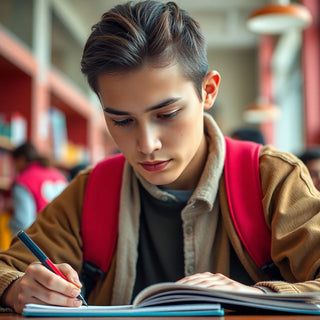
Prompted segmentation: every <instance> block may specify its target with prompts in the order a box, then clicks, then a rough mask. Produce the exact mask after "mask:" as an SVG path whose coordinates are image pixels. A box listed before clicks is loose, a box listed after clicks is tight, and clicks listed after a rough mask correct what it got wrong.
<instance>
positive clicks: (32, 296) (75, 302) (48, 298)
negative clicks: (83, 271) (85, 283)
mask: <svg viewBox="0 0 320 320" xmlns="http://www.w3.org/2000/svg"><path fill="white" fill-rule="evenodd" d="M56 267H57V268H58V269H59V271H61V272H62V273H63V274H64V275H65V277H66V278H67V279H68V280H69V281H71V282H68V281H66V280H64V279H62V278H61V277H60V276H58V275H56V274H54V273H53V272H51V271H50V270H48V269H47V268H46V267H44V266H43V265H42V264H41V263H40V262H33V263H31V264H30V265H29V266H28V268H27V269H26V271H25V274H24V276H23V277H21V278H19V279H17V280H16V281H14V282H13V283H12V284H11V285H10V287H9V288H8V289H7V290H6V293H5V295H4V297H3V301H4V303H5V305H6V306H8V307H11V308H12V309H13V310H14V311H15V312H17V313H22V311H23V308H24V306H25V305H26V304H27V303H38V304H49V305H58V306H65V307H80V306H81V304H82V302H81V301H80V300H79V299H77V296H78V295H79V294H80V287H81V284H80V282H79V278H78V274H77V273H76V272H75V271H74V270H73V269H72V268H71V266H70V265H68V264H57V265H56Z"/></svg>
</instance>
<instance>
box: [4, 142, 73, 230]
mask: <svg viewBox="0 0 320 320" xmlns="http://www.w3.org/2000/svg"><path fill="white" fill-rule="evenodd" d="M12 159H13V166H14V168H15V171H16V177H15V180H14V183H13V186H12V206H13V208H12V209H13V214H12V219H11V221H10V229H11V231H12V234H13V235H14V234H16V233H17V232H18V231H20V230H23V229H26V228H27V227H29V226H30V225H31V224H32V223H33V222H34V220H35V219H36V216H37V213H38V212H39V211H40V210H42V209H43V208H44V207H45V206H46V205H47V204H48V203H49V202H50V201H51V200H53V199H54V198H55V197H56V196H57V195H59V194H60V193H61V191H62V190H63V189H64V188H65V187H66V186H67V183H68V181H67V179H66V177H65V176H64V175H63V174H62V173H61V172H60V171H59V170H58V169H56V168H53V167H51V166H50V162H49V160H48V159H47V158H45V157H42V156H40V155H39V153H38V151H37V149H36V147H35V146H34V145H33V144H32V143H31V142H26V143H24V144H22V145H20V146H19V147H17V148H16V149H14V150H13V151H12Z"/></svg>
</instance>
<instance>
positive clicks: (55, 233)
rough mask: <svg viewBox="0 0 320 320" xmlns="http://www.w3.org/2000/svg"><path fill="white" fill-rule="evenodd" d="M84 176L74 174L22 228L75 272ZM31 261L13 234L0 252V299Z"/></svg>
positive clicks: (78, 265) (78, 263)
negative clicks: (52, 198) (25, 227)
mask: <svg viewBox="0 0 320 320" xmlns="http://www.w3.org/2000/svg"><path fill="white" fill-rule="evenodd" d="M88 175H89V172H88V171H86V172H84V173H82V174H80V175H78V176H77V178H75V179H74V180H73V181H72V182H71V183H70V184H69V186H68V187H67V188H66V189H65V190H64V191H63V192H62V193H61V194H60V195H59V196H58V197H57V198H56V199H54V200H53V201H52V202H51V203H49V204H48V205H47V206H46V207H45V208H44V210H43V211H42V212H40V213H39V215H38V216H37V219H36V221H35V222H34V223H33V224H32V225H31V226H30V227H29V228H28V229H27V230H25V232H26V233H27V234H28V235H29V236H30V237H31V238H32V239H33V240H34V241H35V242H36V243H37V244H38V245H39V247H40V248H41V249H42V250H43V251H44V252H45V253H46V255H47V256H48V257H49V258H50V259H52V261H53V262H54V263H68V264H70V265H71V266H72V267H73V268H74V269H75V270H76V271H77V272H79V271H80V270H81V267H82V240H81V216H82V204H83V197H84V191H85V186H86V182H87V178H88ZM33 261H36V258H35V257H34V256H33V255H32V254H31V253H30V252H29V251H28V250H27V249H26V248H25V247H24V245H23V244H22V243H21V242H20V241H19V240H18V239H17V237H14V239H13V241H12V243H11V246H10V248H9V249H8V250H6V251H3V252H0V301H1V297H2V295H3V293H4V292H5V290H6V289H7V288H8V286H9V285H10V284H11V283H12V282H13V281H14V280H16V279H17V278H19V277H21V276H22V275H23V274H24V271H25V269H26V268H27V266H28V265H29V264H30V263H31V262H33Z"/></svg>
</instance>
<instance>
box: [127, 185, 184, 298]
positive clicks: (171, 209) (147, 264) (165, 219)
mask: <svg viewBox="0 0 320 320" xmlns="http://www.w3.org/2000/svg"><path fill="white" fill-rule="evenodd" d="M140 199H141V200H140V202H141V213H140V229H139V245H138V261H137V268H136V282H135V286H134V290H133V295H132V296H133V298H134V297H135V296H136V295H137V294H138V293H139V292H140V291H141V290H142V289H144V288H145V287H147V286H149V285H151V284H154V283H159V282H167V281H177V280H179V279H181V278H183V277H184V252H183V229H182V219H181V211H182V209H183V208H184V207H185V205H186V201H182V202H172V201H168V202H166V201H161V200H158V199H155V198H154V197H152V196H151V195H150V194H149V193H148V192H147V191H146V190H145V189H144V188H143V187H142V186H141V185H140Z"/></svg>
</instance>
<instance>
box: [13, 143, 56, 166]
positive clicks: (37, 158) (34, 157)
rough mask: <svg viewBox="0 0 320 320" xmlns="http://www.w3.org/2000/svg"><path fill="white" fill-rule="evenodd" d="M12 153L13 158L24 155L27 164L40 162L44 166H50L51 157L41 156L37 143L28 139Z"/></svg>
mask: <svg viewBox="0 0 320 320" xmlns="http://www.w3.org/2000/svg"><path fill="white" fill-rule="evenodd" d="M11 155H12V158H13V159H19V158H20V157H23V158H24V159H25V161H26V163H27V164H30V163H32V162H39V163H40V164H41V165H42V166H44V167H48V166H49V165H50V161H49V159H48V158H46V157H43V156H41V155H40V154H39V152H38V150H37V148H36V147H35V145H34V144H33V143H32V142H30V141H26V142H25V143H23V144H21V145H19V146H18V147H16V148H15V149H13V150H12V152H11Z"/></svg>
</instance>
